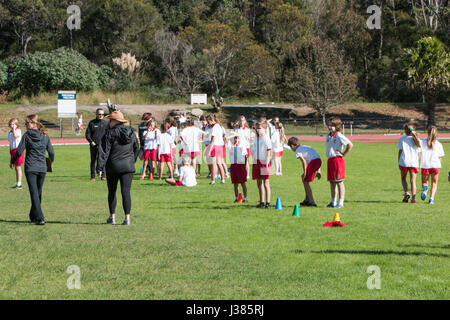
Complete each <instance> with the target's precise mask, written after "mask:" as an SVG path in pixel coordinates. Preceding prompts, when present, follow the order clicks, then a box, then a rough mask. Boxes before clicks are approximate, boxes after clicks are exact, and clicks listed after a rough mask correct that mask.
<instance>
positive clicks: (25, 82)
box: [10, 48, 110, 95]
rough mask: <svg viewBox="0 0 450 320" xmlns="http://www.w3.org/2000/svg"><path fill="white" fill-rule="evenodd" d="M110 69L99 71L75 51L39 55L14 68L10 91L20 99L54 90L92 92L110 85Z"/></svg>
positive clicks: (103, 68)
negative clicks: (13, 91) (21, 96)
mask: <svg viewBox="0 0 450 320" xmlns="http://www.w3.org/2000/svg"><path fill="white" fill-rule="evenodd" d="M109 70H110V69H108V67H99V66H97V65H96V64H94V63H92V62H90V61H89V60H88V59H86V57H84V56H83V55H82V54H80V53H78V52H77V51H74V50H69V49H65V48H60V49H57V50H54V51H51V52H37V53H34V54H30V55H27V56H25V57H23V58H21V59H18V60H17V61H16V63H15V64H14V65H13V68H12V74H11V83H10V87H11V88H14V89H17V90H18V94H19V95H24V94H25V95H32V94H38V93H39V92H40V91H51V90H84V91H90V90H93V89H96V88H100V87H102V86H105V85H106V84H107V83H108V82H109V79H108V78H109V72H110V71H109Z"/></svg>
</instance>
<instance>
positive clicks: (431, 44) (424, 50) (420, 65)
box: [403, 37, 450, 125]
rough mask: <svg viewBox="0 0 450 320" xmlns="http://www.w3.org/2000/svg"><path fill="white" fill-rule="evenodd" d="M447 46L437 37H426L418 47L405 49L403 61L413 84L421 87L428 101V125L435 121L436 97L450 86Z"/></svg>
mask: <svg viewBox="0 0 450 320" xmlns="http://www.w3.org/2000/svg"><path fill="white" fill-rule="evenodd" d="M449 58H450V57H449V53H448V52H447V50H446V48H445V46H444V45H443V44H442V42H440V41H439V40H438V39H437V38H435V37H425V38H422V39H420V40H419V41H418V42H417V46H416V48H409V49H405V50H404V55H403V61H404V63H405V65H406V68H407V71H408V80H409V82H410V84H411V85H413V86H416V87H419V88H420V89H421V90H422V93H423V95H424V96H425V101H426V103H427V113H428V125H434V123H435V111H436V97H437V93H438V90H439V89H440V88H441V87H444V88H446V89H448V88H449V81H450V80H449V79H450V59H449Z"/></svg>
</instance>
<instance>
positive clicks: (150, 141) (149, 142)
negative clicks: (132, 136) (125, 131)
mask: <svg viewBox="0 0 450 320" xmlns="http://www.w3.org/2000/svg"><path fill="white" fill-rule="evenodd" d="M146 134H147V130H146V131H144V132H143V134H142V135H143V136H144V137H145V135H146ZM159 135H161V131H159V129H154V130H151V131H150V133H149V134H148V136H147V138H146V139H145V141H144V150H153V149H156V148H157V144H156V139H157V138H158V136H159Z"/></svg>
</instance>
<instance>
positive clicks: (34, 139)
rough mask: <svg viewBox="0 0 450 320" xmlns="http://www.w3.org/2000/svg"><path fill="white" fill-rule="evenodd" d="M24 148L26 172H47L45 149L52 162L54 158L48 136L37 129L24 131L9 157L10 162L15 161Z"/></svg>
mask: <svg viewBox="0 0 450 320" xmlns="http://www.w3.org/2000/svg"><path fill="white" fill-rule="evenodd" d="M25 149H27V153H26V156H25V171H27V172H47V162H46V161H45V151H48V155H49V157H50V161H51V162H52V163H53V161H54V160H55V152H54V151H53V146H52V143H51V142H50V138H49V137H48V136H46V135H44V134H43V133H42V132H41V131H39V130H38V129H32V130H28V131H27V132H25V134H24V135H23V136H22V139H21V140H20V143H19V146H18V147H17V152H16V154H15V155H14V157H12V159H11V163H14V162H16V161H17V159H19V157H20V156H21V155H22V153H23V152H24V151H25Z"/></svg>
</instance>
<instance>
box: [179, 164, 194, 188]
mask: <svg viewBox="0 0 450 320" xmlns="http://www.w3.org/2000/svg"><path fill="white" fill-rule="evenodd" d="M180 178H181V183H182V184H183V186H186V187H193V186H195V185H197V179H196V178H195V170H194V168H192V167H189V166H182V167H181V168H180Z"/></svg>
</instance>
